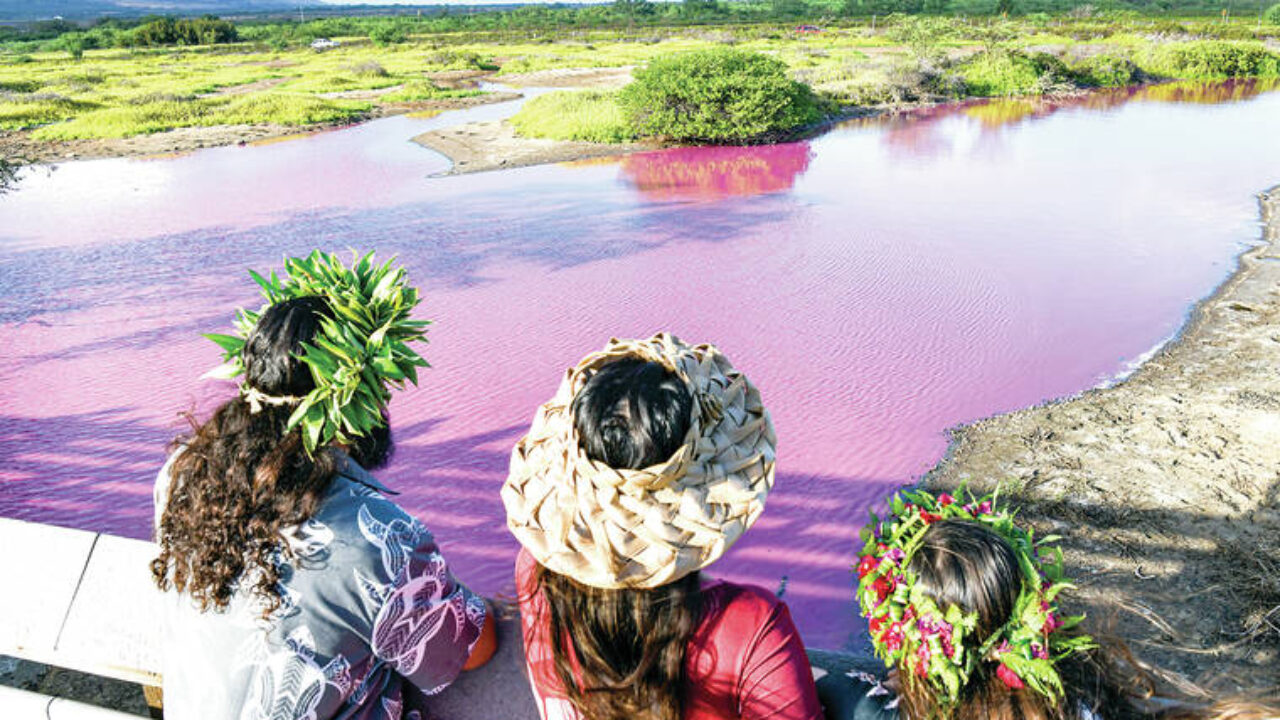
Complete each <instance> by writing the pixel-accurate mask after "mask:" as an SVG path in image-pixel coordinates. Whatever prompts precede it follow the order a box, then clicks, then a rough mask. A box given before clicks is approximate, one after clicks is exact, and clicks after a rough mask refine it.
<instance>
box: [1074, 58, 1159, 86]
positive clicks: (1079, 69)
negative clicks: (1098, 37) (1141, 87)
mask: <svg viewBox="0 0 1280 720" xmlns="http://www.w3.org/2000/svg"><path fill="white" fill-rule="evenodd" d="M1071 71H1072V72H1074V73H1075V75H1076V81H1077V82H1078V83H1080V84H1081V85H1083V86H1085V87H1104V88H1111V87H1126V86H1128V85H1134V84H1137V83H1138V82H1139V81H1140V80H1141V79H1142V71H1141V70H1139V69H1138V66H1137V65H1135V64H1134V63H1133V61H1132V60H1129V59H1128V58H1122V57H1116V56H1114V55H1094V56H1093V57H1090V58H1085V59H1084V60H1081V61H1080V62H1078V63H1076V64H1075V65H1074V66H1073V67H1072V68H1071Z"/></svg>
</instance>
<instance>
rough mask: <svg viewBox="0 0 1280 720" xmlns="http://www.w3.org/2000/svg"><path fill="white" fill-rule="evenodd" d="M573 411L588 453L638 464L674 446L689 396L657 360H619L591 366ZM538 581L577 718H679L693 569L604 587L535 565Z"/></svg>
mask: <svg viewBox="0 0 1280 720" xmlns="http://www.w3.org/2000/svg"><path fill="white" fill-rule="evenodd" d="M571 412H572V413H573V417H574V425H575V428H576V429H577V431H578V437H579V439H580V442H581V443H582V449H583V451H584V452H585V453H586V454H587V456H588V457H590V458H591V459H592V460H595V461H596V462H602V463H605V464H607V465H609V466H610V467H614V468H618V469H623V468H627V469H639V468H643V467H647V466H649V465H654V464H656V463H659V462H662V461H663V460H666V459H667V458H669V457H670V456H671V455H672V454H673V453H674V452H675V451H676V450H678V449H679V447H680V444H681V443H682V442H683V441H684V437H685V435H686V433H688V431H689V425H690V422H691V416H692V412H693V398H692V395H691V394H690V392H689V389H688V387H687V386H686V385H685V383H684V382H683V381H681V380H680V379H679V378H677V377H676V376H675V374H674V373H672V372H671V371H670V370H667V369H666V368H664V367H663V366H661V365H659V364H657V363H652V362H645V361H643V360H639V359H624V360H618V361H615V362H612V363H610V364H608V365H605V366H604V367H602V368H601V369H600V370H599V371H598V372H596V374H595V375H594V376H592V378H591V379H590V380H588V381H587V383H586V385H584V386H583V389H582V390H581V391H580V392H579V393H578V395H577V397H576V398H575V399H574V402H573V407H572V408H571ZM537 583H538V588H539V590H540V591H541V592H542V594H543V596H544V597H545V598H546V600H547V607H548V610H549V614H550V627H549V630H550V639H551V647H552V652H553V655H554V658H555V669H556V674H557V675H558V676H559V678H560V681H561V684H563V686H564V688H565V692H566V694H567V695H568V698H569V701H570V702H572V703H573V706H574V707H575V708H576V709H577V710H578V712H579V713H580V714H581V715H582V716H583V717H587V718H592V720H622V719H623V718H628V719H629V718H644V719H646V720H679V718H680V717H681V715H682V714H683V711H684V706H685V690H686V687H687V677H686V673H685V650H686V648H687V646H688V644H689V638H690V637H691V636H692V635H693V631H694V630H695V629H696V627H697V624H698V621H699V619H700V618H701V613H702V607H701V594H700V589H699V583H700V580H699V576H698V573H691V574H689V575H686V576H685V577H683V578H681V579H679V580H677V581H675V582H673V583H669V584H667V585H664V586H662V587H658V588H653V589H650V590H638V589H621V590H603V589H600V588H593V587H588V586H586V585H582V584H580V583H578V582H575V581H574V580H573V579H572V578H569V577H566V576H563V575H559V574H557V573H554V572H552V571H550V570H547V569H546V568H542V567H541V566H539V568H538V570H537ZM575 660H576V662H577V670H576V672H575V666H574V661H575Z"/></svg>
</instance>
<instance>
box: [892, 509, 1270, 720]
mask: <svg viewBox="0 0 1280 720" xmlns="http://www.w3.org/2000/svg"><path fill="white" fill-rule="evenodd" d="M909 568H910V570H911V572H912V573H913V574H914V575H915V576H916V582H917V587H919V588H920V589H921V590H923V591H924V592H925V593H926V594H927V595H929V596H930V597H931V598H933V599H934V601H935V602H937V603H938V604H939V605H940V606H942V607H946V606H947V605H958V606H959V607H960V608H961V609H963V610H964V611H965V612H976V613H978V624H977V628H976V631H975V634H974V637H975V638H976V641H978V642H981V641H983V640H985V639H986V638H988V637H990V635H991V634H992V633H993V632H995V631H996V630H998V629H999V628H1000V627H1001V626H1003V625H1004V624H1005V623H1006V622H1007V621H1008V620H1009V617H1010V615H1011V614H1012V612H1013V608H1014V605H1015V603H1016V602H1017V599H1018V594H1019V592H1020V591H1021V588H1022V571H1021V570H1020V569H1019V567H1018V560H1017V557H1016V556H1015V555H1014V551H1013V548H1012V547H1010V545H1009V544H1008V543H1007V542H1006V541H1005V540H1004V539H1003V538H1001V537H1000V536H999V535H997V534H996V533H994V532H992V531H991V530H989V529H988V528H986V527H984V526H982V525H979V524H978V523H973V522H966V521H963V520H944V521H941V522H937V523H934V524H933V525H931V526H930V527H929V529H928V530H927V531H926V532H925V533H924V542H923V544H922V545H921V547H920V549H919V550H917V551H916V553H915V554H914V555H913V556H912V558H911V563H910V565H909ZM1095 639H1096V640H1098V641H1099V644H1100V647H1098V648H1095V649H1093V650H1090V651H1088V652H1085V653H1078V654H1075V655H1072V656H1070V657H1067V658H1064V659H1063V660H1061V661H1059V663H1058V671H1059V673H1060V674H1061V677H1062V684H1063V687H1064V689H1065V691H1066V698H1065V701H1062V702H1055V701H1053V700H1051V699H1049V698H1047V697H1045V696H1044V695H1041V694H1039V693H1037V692H1035V691H1034V690H1032V689H1030V688H1029V687H1027V688H1021V689H1018V690H1012V689H1010V688H1008V687H1006V686H1005V684H1004V681H1002V680H1000V679H999V678H998V677H997V675H996V664H995V663H993V662H984V663H982V664H981V665H980V666H979V667H978V668H977V669H976V670H975V672H974V673H973V674H972V675H971V676H970V678H969V682H968V683H966V684H965V686H964V688H963V689H962V691H961V695H960V698H959V702H958V703H957V704H956V706H955V707H951V708H946V707H942V706H940V705H939V704H938V703H937V702H936V700H935V696H934V694H933V692H932V691H931V690H930V689H929V687H928V686H927V684H925V683H924V682H923V681H921V680H919V679H917V678H916V677H915V676H913V675H912V674H911V673H910V672H909V671H908V670H906V669H904V668H901V667H900V668H898V673H899V674H898V677H899V681H900V683H901V685H902V687H901V703H900V705H899V716H900V717H902V718H903V719H904V720H934V719H938V720H979V719H982V720H988V719H990V720H1078V719H1079V718H1080V717H1081V716H1082V715H1083V713H1082V712H1081V708H1088V709H1089V710H1090V711H1091V712H1092V713H1094V714H1096V715H1097V716H1100V717H1103V718H1105V720H1156V719H1159V720H1175V719H1176V720H1190V719H1192V718H1205V719H1214V720H1228V719H1231V720H1265V719H1266V718H1275V717H1277V715H1280V711H1277V710H1276V709H1275V708H1273V707H1268V706H1267V705H1266V703H1265V702H1264V701H1250V700H1226V701H1222V702H1218V703H1213V704H1206V703H1195V702H1187V701H1184V700H1183V699H1181V698H1169V697H1162V696H1160V695H1158V694H1157V688H1156V683H1155V681H1154V679H1153V678H1152V676H1151V674H1150V673H1149V672H1147V671H1146V669H1145V666H1144V665H1143V664H1142V663H1141V662H1140V661H1139V660H1137V659H1136V658H1135V657H1134V656H1133V654H1132V653H1131V652H1130V651H1129V649H1128V647H1127V646H1125V644H1124V643H1123V642H1121V641H1119V640H1118V639H1114V638H1105V637H1098V636H1096V635H1095Z"/></svg>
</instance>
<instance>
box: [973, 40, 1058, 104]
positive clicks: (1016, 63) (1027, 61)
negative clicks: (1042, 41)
mask: <svg viewBox="0 0 1280 720" xmlns="http://www.w3.org/2000/svg"><path fill="white" fill-rule="evenodd" d="M958 69H959V72H960V75H961V77H963V78H964V84H965V89H966V90H967V91H968V94H969V95H975V96H979V97H1005V96H1010V95H1042V94H1045V93H1052V92H1055V91H1062V90H1070V89H1073V87H1074V86H1073V84H1072V80H1073V77H1072V74H1071V71H1070V70H1068V69H1067V66H1066V64H1065V63H1063V61H1062V60H1060V59H1058V58H1057V57H1055V56H1053V55H1050V54H1048V53H1034V54H1028V53H1025V52H1021V51H1018V50H1005V49H1001V50H987V51H983V52H981V53H978V54H977V55H974V56H973V57H972V58H969V59H968V60H966V61H964V63H962V64H961V65H960V66H959V68H958Z"/></svg>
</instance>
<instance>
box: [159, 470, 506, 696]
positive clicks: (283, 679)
mask: <svg viewBox="0 0 1280 720" xmlns="http://www.w3.org/2000/svg"><path fill="white" fill-rule="evenodd" d="M176 454H177V453H175V456H176ZM172 462H173V459H172V458H170V460H169V462H168V463H166V464H165V467H164V468H163V469H162V470H161V471H160V474H159V476H158V477H157V478H156V485H155V505H156V513H155V519H156V523H157V526H158V525H159V520H160V516H161V513H162V512H163V508H164V503H165V502H167V500H168V497H169V493H168V487H169V467H170V465H171V464H172ZM340 467H341V468H342V469H341V471H340V473H339V475H338V476H337V477H335V478H334V480H333V484H332V485H331V486H330V488H329V491H328V494H327V495H326V497H325V499H324V501H323V502H322V504H321V506H320V509H319V511H318V512H316V514H315V516H314V517H312V518H311V519H310V520H308V521H306V522H305V523H303V524H302V525H299V526H297V527H292V528H288V529H286V530H283V531H282V532H281V535H282V538H283V540H284V541H285V542H286V543H287V544H288V545H289V547H290V549H291V550H292V551H293V559H292V560H291V561H290V562H287V563H284V565H285V566H284V570H283V572H282V573H281V578H282V580H281V591H282V593H281V594H282V598H283V600H284V602H283V605H282V607H281V609H280V610H279V611H278V612H276V613H275V614H274V615H273V616H272V617H271V619H270V620H263V619H262V606H261V604H260V603H259V601H256V600H255V599H253V598H252V597H249V595H248V593H247V591H246V592H237V593H236V596H235V597H234V598H233V600H232V602H231V604H230V605H229V606H228V607H227V608H226V609H225V610H221V611H209V612H203V613H202V612H200V611H199V609H198V608H197V607H196V606H195V604H194V603H193V602H192V601H191V599H190V597H189V596H187V595H185V594H180V593H177V592H173V591H171V592H169V593H168V596H169V597H167V598H166V601H165V603H164V608H165V610H164V617H163V618H161V619H160V620H161V621H162V622H163V623H164V629H165V632H164V639H165V645H164V660H163V673H164V706H165V707H164V710H165V717H166V718H169V719H170V720H187V719H188V718H190V719H195V718H199V719H201V720H204V719H205V718H208V719H211V720H212V719H218V718H227V719H228V720H231V719H234V720H302V719H306V720H326V719H328V718H342V719H343V720H347V719H356V718H359V719H360V720H373V719H374V718H378V719H382V718H391V719H395V720H398V719H399V718H401V717H402V716H404V717H413V716H415V715H416V714H417V713H416V712H415V713H405V712H403V702H402V683H403V682H410V683H412V684H413V685H415V686H417V687H418V688H420V689H421V690H422V691H423V692H424V693H426V694H428V695H431V694H434V693H437V692H439V691H440V690H443V689H444V688H445V686H447V685H448V684H449V683H450V682H452V681H453V679H454V678H455V677H456V676H457V674H458V673H459V672H460V671H461V669H462V666H463V664H464V663H465V662H466V660H467V658H468V657H469V656H470V654H471V647H472V646H473V645H474V644H475V641H476V639H477V638H478V637H479V636H480V630H481V628H482V627H483V626H484V619H485V605H484V601H483V600H482V599H481V598H480V597H478V596H477V595H475V594H474V593H472V592H471V591H470V590H468V589H467V588H466V587H464V586H463V585H461V584H460V583H458V582H457V581H455V580H454V579H453V576H452V575H451V574H450V572H449V567H448V565H447V564H446V563H445V560H444V558H443V557H442V556H441V555H440V551H439V549H438V548H437V547H436V544H435V542H434V540H433V539H432V536H431V533H430V532H428V531H427V529H426V527H424V526H423V525H422V523H421V522H419V521H418V520H416V519H414V518H413V517H411V516H410V515H409V514H407V513H406V512H405V511H404V510H402V509H400V507H399V506H398V505H396V504H395V503H394V502H391V501H390V500H388V499H387V498H386V494H387V493H388V492H389V491H388V490H387V489H386V488H384V487H383V486H382V485H381V484H380V483H379V482H378V481H377V480H375V479H374V478H373V476H371V475H369V473H367V472H365V471H364V469H363V468H361V467H360V466H359V465H357V464H356V463H355V462H354V461H351V460H350V459H349V458H345V459H344V462H343V464H341V465H340ZM282 562H284V561H283V560H282ZM248 585H249V583H247V582H246V583H243V586H244V587H246V588H247V587H248Z"/></svg>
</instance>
